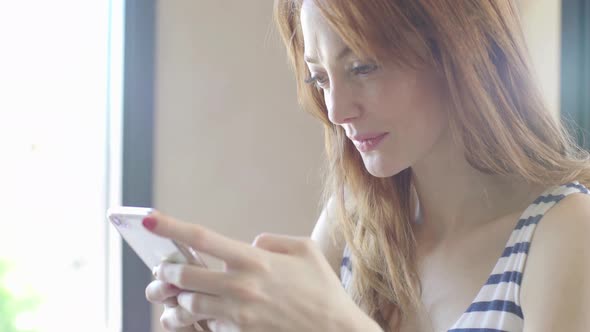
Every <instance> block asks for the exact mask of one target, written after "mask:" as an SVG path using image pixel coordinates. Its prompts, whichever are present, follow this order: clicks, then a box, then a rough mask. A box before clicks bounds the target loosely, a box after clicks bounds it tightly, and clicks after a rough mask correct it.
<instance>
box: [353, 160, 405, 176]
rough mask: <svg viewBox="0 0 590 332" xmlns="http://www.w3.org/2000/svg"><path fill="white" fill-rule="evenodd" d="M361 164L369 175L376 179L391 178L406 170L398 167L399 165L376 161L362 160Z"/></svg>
mask: <svg viewBox="0 0 590 332" xmlns="http://www.w3.org/2000/svg"><path fill="white" fill-rule="evenodd" d="M363 162H364V164H365V168H366V169H367V172H369V174H371V175H373V176H374V177H378V178H388V177H392V176H394V175H396V174H398V173H400V172H401V171H403V170H404V169H406V168H407V167H400V166H399V165H395V164H393V163H385V162H382V161H377V160H366V159H364V158H363Z"/></svg>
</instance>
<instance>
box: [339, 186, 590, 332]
mask: <svg viewBox="0 0 590 332" xmlns="http://www.w3.org/2000/svg"><path fill="white" fill-rule="evenodd" d="M575 193H583V194H588V193H589V191H588V189H587V188H586V187H584V186H583V185H582V184H580V183H579V182H577V181H576V182H572V183H568V184H564V185H560V186H556V187H553V188H550V189H548V190H546V191H545V192H543V193H542V194H541V196H539V197H538V198H537V199H536V200H535V201H534V202H533V203H532V204H531V205H529V206H528V207H527V209H526V210H525V211H524V212H523V214H522V215H521V217H520V218H519V220H518V222H517V223H516V227H514V230H513V231H512V234H511V235H510V238H509V239H508V242H507V244H506V247H505V249H504V251H503V252H502V255H501V256H500V258H499V260H498V262H497V263H496V265H495V266H494V268H493V270H492V273H491V274H490V276H489V278H488V280H487V282H486V283H485V284H484V285H483V287H482V288H481V289H480V291H479V293H478V294H477V296H476V297H475V299H474V300H473V302H472V303H471V305H470V306H469V307H468V308H467V310H466V311H465V312H464V313H463V314H462V315H461V316H460V317H459V319H458V320H457V321H456V322H455V324H453V326H452V327H451V328H450V329H449V330H448V331H447V332H500V331H504V332H517V331H518V332H521V331H522V329H523V324H524V316H523V313H522V309H521V307H520V286H521V281H522V276H523V273H524V267H525V263H526V259H527V255H528V251H529V247H530V244H531V241H532V238H533V233H534V232H535V228H536V226H537V224H538V223H539V221H541V219H542V218H543V216H544V215H545V213H547V211H549V209H551V208H552V207H553V206H555V205H556V204H557V203H558V202H559V201H561V200H562V199H563V198H565V197H566V196H568V195H570V194H575ZM352 263H353V259H351V254H350V250H349V249H348V247H345V248H344V255H343V258H342V264H341V266H340V279H341V282H342V285H343V286H344V288H348V286H349V283H350V280H351V278H352V271H353V268H352Z"/></svg>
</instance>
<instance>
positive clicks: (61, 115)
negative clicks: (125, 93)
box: [0, 0, 124, 332]
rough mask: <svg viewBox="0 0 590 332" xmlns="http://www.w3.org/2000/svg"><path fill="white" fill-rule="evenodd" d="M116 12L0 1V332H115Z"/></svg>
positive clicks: (119, 33) (59, 2)
mask: <svg viewBox="0 0 590 332" xmlns="http://www.w3.org/2000/svg"><path fill="white" fill-rule="evenodd" d="M123 5H124V2H122V1H116V0H112V1H79V0H53V1H45V0H18V1H14V0H0V41H1V46H0V47H1V50H2V51H1V52H0V96H1V97H0V152H1V157H0V207H1V211H2V217H1V218H0V331H3V332H16V331H35V332H54V331H55V332H58V331H59V332H70V331H71V332H74V331H76V332H78V331H101V332H104V331H116V330H117V329H118V328H119V325H120V317H119V315H120V310H119V309H120V299H119V296H120V276H119V275H118V274H119V273H120V267H119V265H118V264H120V262H119V261H118V260H117V257H119V255H120V254H118V251H119V250H120V243H118V242H117V240H116V238H115V237H114V236H112V235H113V234H112V233H111V230H110V229H109V227H108V225H107V224H106V221H105V210H106V207H107V206H109V205H114V204H117V203H118V201H119V199H120V193H119V192H120V180H119V179H120V136H121V135H120V128H121V127H120V118H121V115H120V114H121V111H120V110H121V93H120V91H121V87H122V82H121V81H122V59H123V57H122V45H123Z"/></svg>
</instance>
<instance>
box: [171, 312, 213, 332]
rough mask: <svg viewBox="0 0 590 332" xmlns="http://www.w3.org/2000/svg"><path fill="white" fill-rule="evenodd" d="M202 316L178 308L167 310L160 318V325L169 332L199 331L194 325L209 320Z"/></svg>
mask: <svg viewBox="0 0 590 332" xmlns="http://www.w3.org/2000/svg"><path fill="white" fill-rule="evenodd" d="M208 318H210V317H206V316H205V315H201V314H196V315H195V314H192V313H190V312H188V311H187V310H186V309H184V308H182V307H180V306H177V307H174V308H166V310H164V312H163V313H162V316H160V323H161V324H162V326H163V327H164V328H165V329H166V330H168V331H175V332H180V331H197V330H196V329H195V328H194V324H195V323H197V322H198V321H200V320H203V319H208Z"/></svg>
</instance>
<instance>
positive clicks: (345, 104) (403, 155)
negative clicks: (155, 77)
mask: <svg viewBox="0 0 590 332" xmlns="http://www.w3.org/2000/svg"><path fill="white" fill-rule="evenodd" d="M301 26H302V29H303V38H304V44H305V61H306V63H307V66H308V69H309V73H310V76H309V77H310V79H309V80H308V83H310V84H315V85H316V86H317V87H318V88H319V89H320V90H321V91H323V94H324V100H325V103H326V108H327V110H328V117H329V119H330V121H331V122H332V123H334V124H335V125H338V126H341V127H342V128H343V129H344V130H345V132H346V135H347V136H348V138H349V139H350V140H352V142H353V143H354V145H355V146H356V148H357V150H358V151H359V152H360V154H361V156H362V159H363V162H364V164H365V167H366V168H367V170H368V172H369V173H371V174H372V175H374V176H377V177H389V176H393V175H395V174H397V173H399V172H401V171H402V170H404V169H406V168H408V167H411V166H412V165H414V164H415V163H417V162H419V161H420V160H421V159H423V158H425V157H426V156H427V155H428V154H429V153H430V152H431V150H432V149H433V147H434V145H435V143H436V142H437V141H438V140H439V139H440V138H441V137H442V135H443V134H444V133H445V131H446V130H447V128H448V121H447V115H446V112H445V109H444V108H445V102H444V98H443V95H442V89H441V88H440V86H441V84H440V80H439V78H437V76H436V75H435V74H434V71H433V70H428V69H425V70H421V71H415V70H411V69H407V68H402V67H400V66H398V65H395V64H393V62H391V63H385V64H383V65H381V66H379V67H377V66H376V65H374V63H373V62H372V61H371V60H370V59H361V58H359V57H357V56H356V55H355V54H353V53H352V52H351V51H350V49H349V48H348V47H347V45H345V44H344V42H343V40H342V38H340V36H339V35H338V34H337V33H336V32H335V31H334V30H332V28H331V27H330V26H329V24H328V22H327V21H326V20H325V19H324V18H323V17H322V16H321V14H320V12H319V9H317V8H316V7H315V5H314V4H313V1H308V0H306V1H304V5H303V8H302V10H301Z"/></svg>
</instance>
